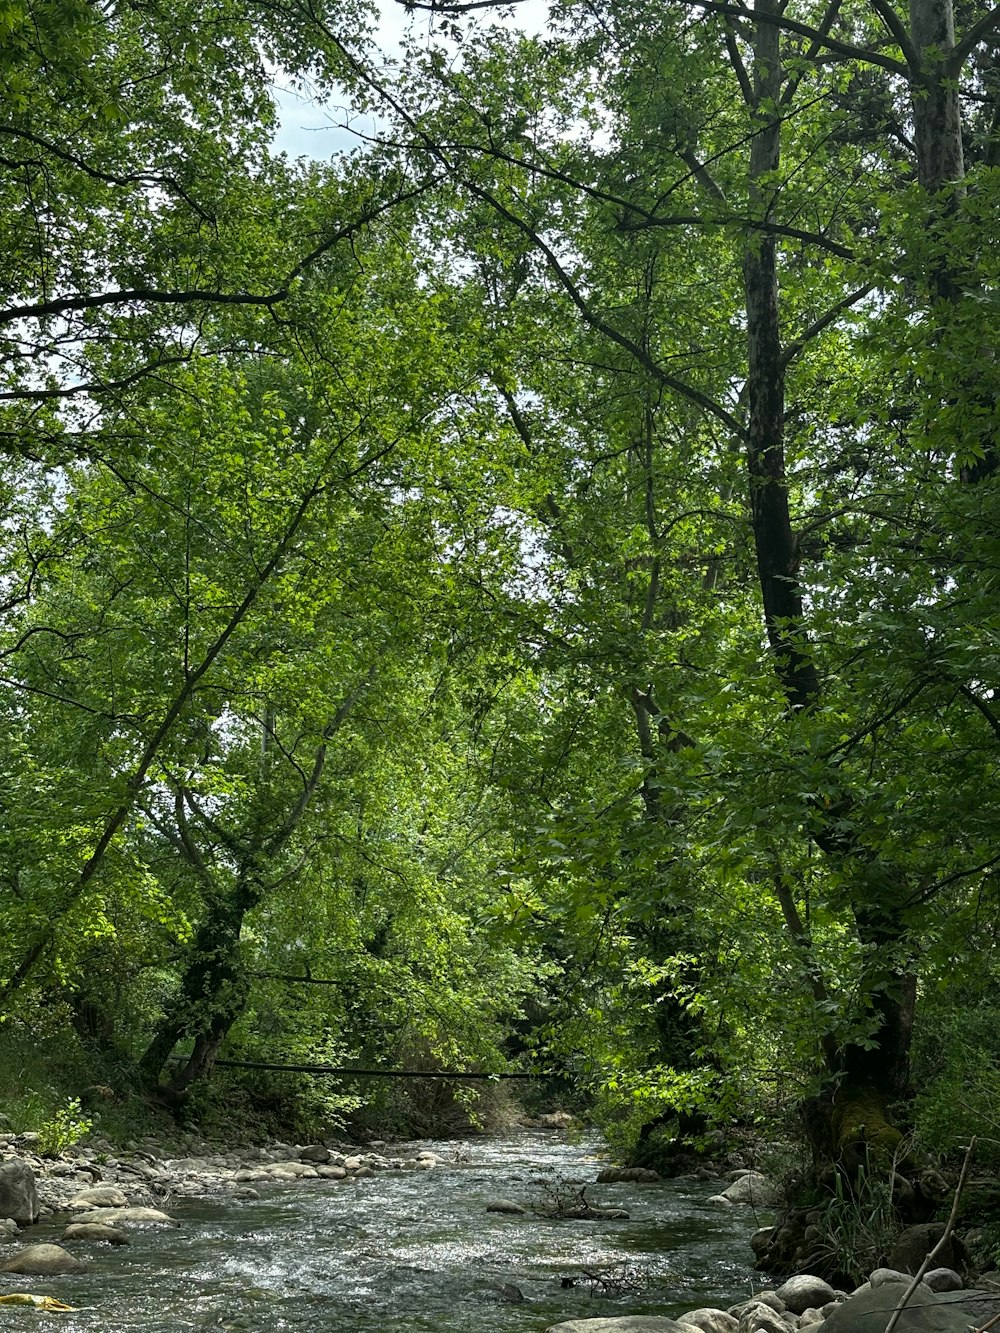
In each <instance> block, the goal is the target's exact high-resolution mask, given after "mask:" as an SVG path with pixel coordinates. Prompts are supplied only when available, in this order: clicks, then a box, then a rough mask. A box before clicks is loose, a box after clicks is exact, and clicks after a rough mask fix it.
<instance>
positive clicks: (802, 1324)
mask: <svg viewBox="0 0 1000 1333" xmlns="http://www.w3.org/2000/svg"><path fill="white" fill-rule="evenodd" d="M823 1319H824V1315H823V1312H822V1311H821V1310H817V1309H814V1308H812V1307H810V1308H809V1309H808V1310H803V1311H802V1313H801V1314H800V1315H799V1328H812V1326H813V1325H814V1324H822V1322H823Z"/></svg>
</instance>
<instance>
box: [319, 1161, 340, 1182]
mask: <svg viewBox="0 0 1000 1333" xmlns="http://www.w3.org/2000/svg"><path fill="white" fill-rule="evenodd" d="M316 1174H317V1175H318V1176H319V1178H320V1179H321V1180H343V1179H344V1178H345V1176H346V1175H347V1172H346V1171H345V1170H344V1168H343V1167H342V1166H333V1165H330V1166H318V1167H317V1168H316Z"/></svg>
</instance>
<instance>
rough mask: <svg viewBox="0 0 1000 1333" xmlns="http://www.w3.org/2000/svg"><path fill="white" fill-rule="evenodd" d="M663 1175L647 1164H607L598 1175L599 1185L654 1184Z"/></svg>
mask: <svg viewBox="0 0 1000 1333" xmlns="http://www.w3.org/2000/svg"><path fill="white" fill-rule="evenodd" d="M662 1179H663V1177H662V1176H661V1175H660V1173H659V1171H651V1170H650V1169H649V1168H648V1167H645V1166H606V1167H605V1168H604V1170H603V1171H602V1172H601V1173H600V1175H599V1176H598V1177H597V1183H598V1184H599V1185H618V1184H623V1185H652V1184H653V1183H654V1182H655V1181H657V1180H662Z"/></svg>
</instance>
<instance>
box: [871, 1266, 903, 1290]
mask: <svg viewBox="0 0 1000 1333" xmlns="http://www.w3.org/2000/svg"><path fill="white" fill-rule="evenodd" d="M909 1281H910V1274H909V1273H903V1272H900V1270H899V1269H898V1268H876V1269H874V1271H873V1272H871V1273H869V1274H868V1285H869V1286H870V1287H884V1286H886V1285H888V1284H889V1283H892V1282H903V1283H908V1282H909Z"/></svg>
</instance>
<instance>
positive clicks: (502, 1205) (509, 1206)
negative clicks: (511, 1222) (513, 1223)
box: [486, 1199, 528, 1217]
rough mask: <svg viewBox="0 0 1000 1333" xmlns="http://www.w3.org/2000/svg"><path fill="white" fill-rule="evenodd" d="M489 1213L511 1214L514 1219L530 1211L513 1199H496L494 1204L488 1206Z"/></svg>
mask: <svg viewBox="0 0 1000 1333" xmlns="http://www.w3.org/2000/svg"><path fill="white" fill-rule="evenodd" d="M486 1211H487V1212H488V1213H509V1214H510V1215H511V1216H512V1217H513V1216H516V1217H520V1216H521V1215H522V1214H524V1213H526V1212H527V1211H528V1210H527V1208H525V1207H524V1205H523V1204H520V1203H515V1202H514V1200H513V1199H494V1200H493V1202H492V1203H488V1204H487V1205H486Z"/></svg>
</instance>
